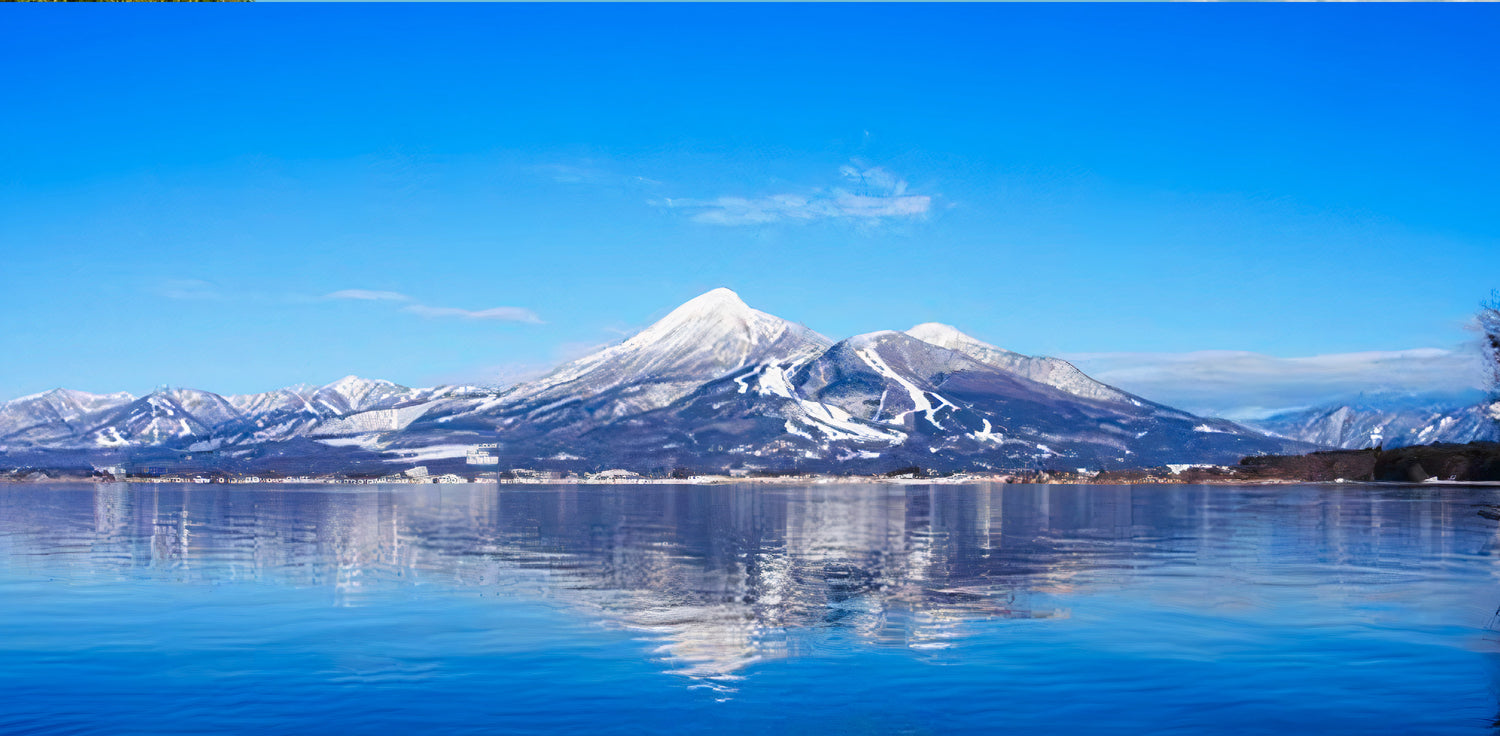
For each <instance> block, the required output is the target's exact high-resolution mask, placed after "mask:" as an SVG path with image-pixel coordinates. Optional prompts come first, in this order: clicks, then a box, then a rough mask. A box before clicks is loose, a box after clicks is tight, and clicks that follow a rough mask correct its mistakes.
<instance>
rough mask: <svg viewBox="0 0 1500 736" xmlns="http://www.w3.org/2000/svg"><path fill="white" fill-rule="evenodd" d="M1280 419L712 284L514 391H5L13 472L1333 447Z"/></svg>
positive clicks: (368, 383) (6, 455)
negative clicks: (822, 317)
mask: <svg viewBox="0 0 1500 736" xmlns="http://www.w3.org/2000/svg"><path fill="white" fill-rule="evenodd" d="M1271 426H1283V425H1280V424H1274V423H1272V424H1268V425H1264V426H1263V427H1262V429H1252V428H1248V427H1245V426H1241V425H1239V424H1235V423H1232V422H1229V421H1225V420H1222V419H1211V418H1204V417H1199V416H1194V415H1192V414H1189V413H1187V412H1184V411H1180V410H1177V409H1173V408H1171V407H1168V406H1164V405H1161V404H1157V403H1154V402H1151V401H1148V400H1146V399H1143V398H1141V397H1139V396H1134V395H1131V394H1129V393H1127V392H1125V391H1121V390H1120V389H1118V388H1115V387H1112V386H1108V385H1105V384H1103V383H1100V382H1098V381H1095V380H1093V379H1091V378H1089V377H1088V376H1087V375H1084V373H1083V372H1082V371H1080V370H1078V369H1077V368H1076V367H1074V366H1073V365H1071V364H1069V363H1067V362H1065V361H1062V360H1058V359H1055V358H1046V357H1032V356H1026V355H1021V354H1018V353H1014V352H1010V351H1007V350H1003V349H1001V348H998V347H995V346H992V345H987V344H985V343H983V342H980V341H978V340H976V339H974V338H972V337H970V336H968V335H965V334H963V333H962V332H959V331H958V330H956V329H954V328H952V327H948V326H946V325H940V324H923V325H918V326H917V327H914V328H912V329H910V330H907V331H906V332H891V331H886V332H874V333H870V334H865V335H858V336H855V337H851V338H848V339H845V340H842V341H838V342H835V341H833V340H830V339H828V338H826V337H824V336H822V335H819V334H818V333H816V332H813V331H812V330H809V329H808V328H806V327H803V326H801V325H799V324H796V323H793V322H789V321H787V320H784V319H781V318H779V317H775V316H773V315H770V314H766V313H765V312H761V311H758V310H755V309H752V308H750V307H749V306H747V305H746V304H745V303H744V302H743V301H741V300H740V298H739V297H738V296H737V295H736V294H735V293H734V292H732V291H729V290H728V289H715V290H713V291H710V292H708V293H707V294H704V295H702V296H699V297H697V298H695V299H692V300H691V301H688V302H687V303H685V304H683V305H682V306H680V307H678V308H677V309H676V310H674V311H672V312H671V313H670V314H668V315H667V316H666V317H664V318H663V319H661V320H660V321H659V322H657V323H655V324H653V325H651V326H650V327H648V328H646V329H645V330H643V331H642V332H640V333H639V334H637V335H635V336H633V337H631V338H629V339H627V340H625V341H623V342H621V343H619V344H616V345H613V346H610V347H607V348H605V349H603V350H600V351H598V352H596V353H594V354H592V355H589V356H586V357H584V358H581V359H579V360H575V361H573V362H570V363H567V364H565V365H563V366H561V367H559V368H557V369H556V370H554V371H552V372H551V373H549V374H547V375H545V376H543V377H541V378H538V379H536V380H533V381H529V382H525V383H522V384H518V385H516V386H512V387H509V388H505V389H493V388H486V387H479V386H443V387H438V388H429V389H411V388H406V387H404V386H399V385H396V384H393V383H390V382H387V381H377V380H368V379H361V378H356V377H353V376H350V377H348V378H344V379H341V380H339V381H336V382H334V383H331V384H329V385H327V386H322V387H311V386H293V387H289V388H284V389H280V390H277V391H272V392H269V393H264V394H253V395H244V396H219V395H217V394H213V393H209V392H206V391H198V390H192V389H162V390H158V391H155V392H153V393H151V394H149V395H147V396H144V397H139V398H137V397H134V396H131V395H128V394H108V395H94V394H86V393H82V392H78V391H69V390H65V389H58V390H55V391H49V392H47V393H43V394H38V395H34V396H28V397H23V398H20V399H16V400H13V401H10V402H7V403H5V404H3V405H0V468H4V467H7V466H8V467H23V466H24V467H54V468H62V467H86V466H88V465H94V466H99V465H122V466H125V467H127V468H151V469H157V470H161V471H163V472H171V471H184V470H224V471H231V472H269V471H279V472H285V473H299V474H300V473H335V472H343V473H353V472H366V473H368V472H374V473H384V472H391V471H393V470H400V469H402V468H406V467H410V466H413V465H418V464H423V465H428V466H433V467H434V470H438V469H460V468H463V466H464V465H465V462H466V456H467V455H468V454H469V453H470V451H471V449H472V448H474V447H475V446H476V445H494V447H493V448H489V447H486V448H485V449H484V450H483V452H484V453H485V454H490V455H494V456H497V457H498V466H491V467H481V468H479V469H484V470H490V469H494V468H495V467H499V468H502V469H505V468H529V469H538V470H543V469H545V470H571V471H594V470H602V469H607V468H622V469H627V470H633V471H637V472H665V471H670V470H672V469H676V468H684V469H690V470H693V471H698V472H725V471H731V470H741V471H746V472H752V471H786V470H806V471H817V472H847V473H866V472H880V471H886V470H891V469H895V468H901V467H909V466H920V467H923V468H928V469H941V470H984V469H1024V468H1070V469H1071V468H1079V467H1083V468H1091V469H1097V468H1120V467H1142V466H1154V465H1161V464H1165V463H1204V462H1213V463H1232V462H1235V461H1237V460H1238V459H1239V458H1240V457H1242V456H1246V455H1255V454H1266V453H1300V452H1305V451H1307V450H1310V449H1314V445H1313V444H1309V443H1307V442H1304V441H1302V436H1303V435H1301V434H1297V433H1295V432H1290V431H1288V432H1281V433H1280V434H1283V435H1284V436H1273V435H1272V434H1268V433H1267V432H1266V431H1263V430H1264V429H1267V428H1269V427H1271ZM1290 427H1291V425H1289V424H1288V425H1285V427H1284V428H1288V429H1290ZM1351 431H1352V430H1351ZM1319 437H1321V435H1319ZM1316 441H1318V442H1322V441H1323V440H1322V439H1319V440H1316ZM470 469H471V470H472V469H474V468H470Z"/></svg>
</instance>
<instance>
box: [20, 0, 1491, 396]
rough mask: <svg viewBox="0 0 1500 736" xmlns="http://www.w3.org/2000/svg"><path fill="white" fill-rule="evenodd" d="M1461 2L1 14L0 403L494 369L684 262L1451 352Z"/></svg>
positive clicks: (1472, 246) (571, 349)
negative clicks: (2, 276) (60, 390)
mask: <svg viewBox="0 0 1500 736" xmlns="http://www.w3.org/2000/svg"><path fill="white" fill-rule="evenodd" d="M1497 31H1500V8H1496V7H1494V6H1486V5H1419V6H1404V5H1394V6H1385V5H1382V6H1347V5H1336V6H1266V5H1229V6H1218V5H1213V6H1209V5H1171V6H1165V5H1153V6H1136V5H1131V6H1118V7H1117V6H1077V5H1071V4H1066V5H1056V6H1042V7H1036V6H1015V5H995V6H969V5H963V6H942V7H931V6H894V5H874V6H852V5H831V6H802V5H795V6H787V5H774V6H772V5H760V6H683V5H663V6H649V7H623V6H614V5H606V6H577V5H560V6H545V7H527V6H514V5H414V6H384V5H377V6H359V7H355V6H345V5H333V6H306V5H274V6H273V5H258V6H200V7H175V8H174V7H129V6H123V5H116V6H95V7H87V8H84V7H59V6H51V7H48V6H30V7H27V6H19V7H18V6H12V7H8V8H6V9H5V10H4V13H3V17H0V62H3V63H4V65H5V68H6V69H7V70H9V73H8V74H7V77H6V81H5V83H4V84H3V85H0V110H3V111H4V114H0V248H3V254H4V270H5V273H6V275H7V276H8V278H7V279H6V280H5V288H4V289H3V290H0V323H3V325H4V327H3V333H0V346H3V349H4V351H5V353H6V355H7V358H6V360H5V361H4V363H3V364H0V365H3V368H0V397H10V396H16V395H20V394H24V393H28V392H33V391H39V390H43V389H47V388H52V387H54V386H68V387H73V388H80V389H85V390H93V391H106V390H128V391H132V392H137V393H140V392H144V391H147V390H150V389H151V388H152V387H153V386H155V385H158V384H164V383H169V384H173V385H185V386H193V387H199V388H206V389H210V390H215V391H219V392H222V393H231V392H249V391H259V390H266V389H270V388H274V387H277V386H280V385H285V384H290V383H297V382H310V383H322V382H326V381H329V380H333V379H335V378H337V377H339V376H342V375H344V374H348V373H357V374H360V375H367V376H372V377H382V378H388V379H391V380H396V381H399V382H403V383H407V384H413V385H426V384H431V383H436V382H445V381H453V380H472V379H476V378H483V377H488V376H495V375H515V374H519V373H524V372H527V371H529V370H534V369H536V368H539V367H544V366H547V365H550V364H552V363H554V362H556V361H558V360H561V359H564V358H568V357H573V356H574V355H576V354H578V353H579V352H580V351H582V350H584V349H585V348H587V347H589V346H594V345H598V344H600V343H604V342H608V341H611V340H616V339H618V338H619V335H620V334H621V333H622V332H628V331H630V330H632V329H635V328H638V327H640V326H643V325H644V324H646V323H648V322H649V321H650V320H651V319H652V318H654V317H657V316H660V315H661V314H663V313H664V312H665V311H667V310H668V309H670V308H671V307H672V306H675V305H676V304H677V303H680V302H682V301H684V300H686V299H688V298H691V297H692V296H694V295H696V294H698V293H700V292H702V291H705V290H707V289H710V288H713V287H715V286H721V285H722V286H729V287H731V288H733V289H735V290H737V291H738V292H740V294H741V295H742V296H743V297H744V298H745V299H746V300H747V301H748V302H750V303H751V304H752V305H753V306H756V307H758V308H761V309H765V310H766V311H770V312H772V313H775V314H779V315H781V316H784V317H787V318H790V319H794V320H798V321H802V322H804V323H806V324H808V325H809V326H811V327H813V328H814V329H817V330H819V331H821V332H824V333H826V334H828V335H830V336H834V337H844V336H848V335H851V334H855V333H859V332H866V331H871V330H876V329H887V328H894V329H904V328H906V327H909V326H911V325H913V324H915V323H918V322H924V321H934V320H935V321H942V322H948V323H951V324H954V325H957V326H959V327H960V328H962V329H964V330H966V331H968V332H970V333H972V334H974V335H975V336H977V337H980V338H982V339H985V340H987V341H989V342H993V343H996V344H999V345H1002V346H1004V347H1008V348H1011V349H1014V350H1019V351H1022V352H1027V353H1049V354H1064V355H1073V354H1083V353H1088V354H1096V355H1097V354H1106V355H1111V354H1118V353H1129V354H1176V353H1183V352H1190V351H1201V350H1235V351H1252V352H1255V353H1260V354H1264V355H1268V356H1272V357H1281V358H1286V357H1296V356H1313V355H1325V354H1330V353H1351V352H1362V351H1394V350H1407V349H1413V348H1440V349H1444V350H1448V349H1453V348H1454V347H1455V346H1458V345H1460V344H1461V343H1463V342H1465V341H1467V340H1470V339H1471V338H1472V335H1471V334H1470V333H1468V332H1466V331H1465V327H1464V326H1465V324H1466V323H1467V321H1468V320H1469V318H1470V316H1471V315H1472V313H1473V312H1474V310H1475V308H1476V306H1477V304H1478V302H1479V301H1480V300H1481V299H1483V298H1485V297H1486V296H1487V295H1488V294H1489V292H1490V290H1491V289H1493V288H1495V287H1497V286H1500V218H1497V217H1496V216H1495V213H1496V204H1495V203H1496V202H1497V201H1500V196H1497V195H1500V179H1497V177H1496V173H1495V172H1496V171H1497V170H1500V136H1497V135H1496V121H1497V120H1500V74H1497V72H1500V69H1497V67H1500V64H1497V53H1496V51H1495V48H1494V39H1495V38H1496V36H1497ZM348 290H362V291H366V292H391V294H387V295H385V296H386V297H387V298H368V299H353V298H329V297H328V295H330V294H333V293H335V292H341V291H348ZM395 295H401V296H400V297H399V298H398V297H397V296H395ZM361 296H376V295H373V294H361ZM500 307H505V308H509V309H507V310H499V311H485V310H493V309H495V308H500Z"/></svg>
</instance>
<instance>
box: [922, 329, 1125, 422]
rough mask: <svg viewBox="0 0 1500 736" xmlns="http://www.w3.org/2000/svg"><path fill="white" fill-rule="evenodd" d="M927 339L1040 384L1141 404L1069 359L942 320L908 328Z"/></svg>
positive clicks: (1095, 396) (1083, 395)
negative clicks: (1023, 349)
mask: <svg viewBox="0 0 1500 736" xmlns="http://www.w3.org/2000/svg"><path fill="white" fill-rule="evenodd" d="M906 334H908V335H911V336H912V337H915V338H917V339H918V340H921V341H923V342H927V343H931V344H933V345H937V346H938V347H941V348H947V349H949V350H952V351H954V352H958V353H962V354H964V355H966V356H968V357H969V358H971V359H973V360H975V361H977V362H979V363H983V364H985V365H988V366H992V367H995V368H999V369H1001V370H1004V371H1007V372H1009V373H1013V374H1015V375H1018V376H1021V377H1022V378H1027V379H1030V380H1032V381H1036V382H1037V383H1044V384H1047V385H1048V386H1051V387H1053V388H1056V389H1059V390H1062V391H1065V392H1067V393H1070V394H1073V395H1074V396H1081V397H1083V398H1086V399H1095V400H1098V401H1116V402H1124V403H1128V404H1135V405H1141V403H1142V402H1141V400H1140V399H1138V398H1136V397H1135V396H1132V395H1130V394H1127V393H1125V392H1124V391H1121V390H1119V389H1117V388H1115V387H1113V386H1109V385H1107V384H1104V383H1100V382H1099V381H1096V380H1094V379H1092V378H1089V377H1088V376H1087V375H1085V374H1084V372H1083V371H1081V370H1078V368H1077V366H1074V365H1073V364H1072V363H1069V362H1067V361H1066V360H1060V359H1058V358H1048V357H1044V356H1035V357H1033V356H1029V355H1022V354H1021V353H1017V352H1012V351H1010V350H1006V349H1004V348H999V347H995V346H994V345H991V344H989V343H986V342H982V341H980V340H977V339H975V338H973V337H970V336H969V335H967V334H964V333H963V332H960V331H959V330H958V328H956V327H952V326H950V325H945V324H941V323H938V322H927V323H924V324H920V325H917V326H916V327H913V328H911V329H909V330H907V331H906Z"/></svg>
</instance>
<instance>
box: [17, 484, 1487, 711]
mask: <svg viewBox="0 0 1500 736" xmlns="http://www.w3.org/2000/svg"><path fill="white" fill-rule="evenodd" d="M1491 503H1500V493H1496V492H1495V491H1494V490H1493V489H1491V490H1482V489H1462V488H1442V489H1433V488H1394V487H1378V488H1377V487H1360V486H1288V487H1258V488H1239V487H1201V486H1134V487H1130V486H1003V485H982V486H920V485H917V486H877V485H858V486H854V485H817V486H771V485H760V486H749V485H747V486H687V485H683V486H580V487H572V486H555V487H547V486H494V485H468V486H391V487H374V486H357V487H330V486H298V487H293V486H266V485H263V486H258V487H257V486H220V485H210V486H203V485H197V486H193V485H188V486H184V485H161V486H153V485H124V484H114V485H87V484H75V485H9V486H0V733H5V734H21V733H25V734H32V733H37V734H40V733H68V734H89V733H99V734H105V733H107V734H176V733H216V734H218V733H245V734H250V733H254V734H268V733H288V734H292V733H296V734H306V733H335V734H342V735H353V734H403V733H404V734H414V733H443V734H450V733H544V732H545V733H557V732H575V733H589V734H599V733H630V734H638V733H704V732H712V733H715V734H734V733H778V734H779V733H790V734H804V733H805V734H825V733H915V734H949V733H965V732H967V733H998V732H1004V733H1022V734H1025V733H1047V734H1056V733H1089V734H1116V733H1120V734H1124V733H1244V734H1262V733H1267V734H1270V733H1274V734H1286V733H1320V734H1342V733H1348V734H1356V733H1357V734H1369V733H1434V734H1435V733H1481V732H1490V731H1493V730H1495V723H1496V717H1497V714H1500V656H1497V654H1500V633H1496V629H1500V627H1497V626H1496V622H1495V612H1496V608H1497V606H1500V555H1497V550H1496V541H1497V535H1496V530H1497V526H1500V522H1496V521H1492V520H1490V519H1488V518H1486V517H1484V516H1481V515H1480V514H1479V513H1478V512H1479V511H1481V510H1485V506H1486V505H1488V504H1491Z"/></svg>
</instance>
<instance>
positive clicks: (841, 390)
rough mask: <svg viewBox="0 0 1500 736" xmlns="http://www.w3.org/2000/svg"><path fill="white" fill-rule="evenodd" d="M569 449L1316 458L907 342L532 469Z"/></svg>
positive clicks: (865, 458)
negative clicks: (1086, 395) (1277, 454)
mask: <svg viewBox="0 0 1500 736" xmlns="http://www.w3.org/2000/svg"><path fill="white" fill-rule="evenodd" d="M568 448H572V454H581V455H583V456H587V457H591V458H607V461H608V463H609V464H611V465H612V466H618V467H625V468H635V469H641V470H648V471H649V470H653V469H655V470H660V469H662V468H671V467H678V466H682V467H689V468H708V469H722V468H726V467H727V468H733V467H742V468H748V469H755V468H762V469H788V468H801V469H814V470H839V469H843V470H847V471H872V470H879V469H890V468H892V467H902V466H909V465H918V466H921V467H926V468H943V469H981V468H1026V467H1067V468H1073V467H1127V466H1139V465H1157V464H1164V463H1170V462H1234V461H1237V460H1238V459H1239V458H1240V457H1243V456H1245V455H1253V454H1258V453H1268V452H1287V451H1298V450H1305V449H1308V447H1307V446H1305V445H1301V444H1300V443H1295V442H1289V441H1286V440H1280V439H1275V438H1270V437H1267V436H1265V435H1263V434H1261V433H1259V432H1255V431H1252V430H1249V429H1246V428H1244V427H1239V426H1237V425H1234V424H1232V423H1229V422H1224V421H1222V420H1212V419H1202V418H1198V417H1192V416H1191V415H1186V414H1180V413H1173V414H1164V413H1162V412H1160V411H1158V410H1157V408H1156V407H1155V406H1154V405H1145V406H1138V405H1135V404H1131V403H1120V402H1106V401H1098V400H1094V399H1086V398H1082V397H1079V396H1075V395H1073V394H1069V393H1066V392H1064V391H1061V390H1059V389H1057V388H1055V387H1053V386H1049V385H1046V384H1042V383H1038V382H1036V381H1032V380H1030V379H1026V378H1023V377H1020V376H1017V375H1015V374H1014V373H1011V372H1009V371H1005V370H1001V369H999V368H997V367H994V366H990V365H987V364H983V363H980V362H978V361H975V360H973V359H972V358H970V357H968V356H966V355H964V354H961V353H958V352H956V351H953V350H948V349H946V348H942V347H939V346H936V345H933V344H931V343H928V342H924V341H921V340H917V339H915V338H913V337H911V336H909V335H906V334H903V333H899V332H878V333H871V334H868V335H860V336H856V337H853V338H850V339H848V340H844V341H842V342H839V343H838V344H836V345H834V346H832V347H831V348H829V349H828V350H827V351H825V352H824V353H823V354H822V355H820V356H819V357H817V358H816V359H814V360H812V361H809V362H807V363H803V364H799V365H793V366H785V365H778V364H764V365H761V366H753V367H750V368H746V369H743V370H742V371H740V372H738V373H735V374H731V375H730V376H727V377H725V378H722V379H719V380H717V381H713V382H710V383H708V384H705V385H704V386H703V387H701V388H700V389H698V390H697V391H695V392H694V393H693V394H691V395H689V396H687V397H684V398H683V399H682V400H680V401H678V402H675V403H673V404H672V405H671V406H669V407H666V408H664V409H661V410H657V411H653V412H646V413H643V414H639V415H635V416H632V417H626V418H623V419H621V420H618V421H616V422H612V423H608V424H604V425H602V426H599V427H597V428H596V429H594V430H591V431H590V432H588V433H586V434H585V435H583V436H582V437H580V438H578V439H577V440H575V441H571V442H570V443H566V444H564V443H551V444H549V443H547V442H546V441H545V438H544V439H543V441H541V442H540V443H539V444H538V445H537V446H536V447H535V448H534V449H533V450H532V451H531V455H532V458H533V459H534V460H537V461H545V460H547V459H548V458H554V457H561V456H562V454H563V453H564V452H566V451H567V449H568ZM554 453H555V454H554Z"/></svg>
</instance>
